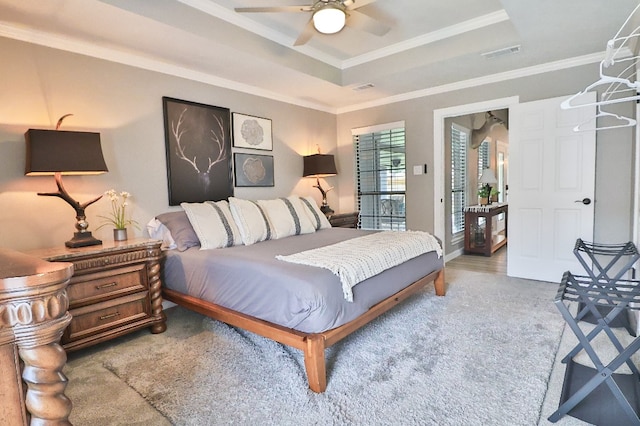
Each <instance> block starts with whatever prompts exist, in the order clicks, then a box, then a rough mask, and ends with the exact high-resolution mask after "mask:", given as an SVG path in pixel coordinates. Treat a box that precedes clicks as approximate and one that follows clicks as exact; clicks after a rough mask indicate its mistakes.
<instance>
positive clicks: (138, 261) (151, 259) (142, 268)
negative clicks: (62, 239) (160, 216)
mask: <svg viewBox="0 0 640 426" xmlns="http://www.w3.org/2000/svg"><path fill="white" fill-rule="evenodd" d="M161 244H162V242H161V241H157V240H148V239H133V240H127V241H119V242H104V243H103V244H102V245H97V246H89V247H80V248H67V247H63V246H61V247H56V248H51V249H45V250H36V251H33V252H30V254H32V255H35V256H38V257H40V258H42V259H45V260H49V261H58V262H60V261H64V262H71V263H73V266H74V269H75V272H74V274H73V277H72V278H71V281H70V283H69V287H68V290H67V292H68V296H69V311H70V313H71V315H72V317H73V319H72V320H71V323H70V324H69V327H67V329H66V330H65V332H64V335H63V336H62V346H63V347H64V348H65V349H66V350H67V351H70V350H76V349H80V348H84V347H87V346H91V345H94V344H96V343H99V342H103V341H106V340H110V339H113V338H114V337H117V336H121V335H123V334H127V333H130V332H132V331H135V330H138V329H140V328H145V327H150V328H151V332H152V333H162V332H163V331H165V330H166V328H167V325H166V315H165V314H164V312H163V311H162V296H161V288H160V287H161V284H162V283H161V281H160V258H161V256H162V251H161V250H160V245H161Z"/></svg>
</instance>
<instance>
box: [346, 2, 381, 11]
mask: <svg viewBox="0 0 640 426" xmlns="http://www.w3.org/2000/svg"><path fill="white" fill-rule="evenodd" d="M375 1H376V0H344V1H343V2H342V3H343V4H344V5H345V6H346V7H347V10H355V9H357V8H359V7H363V6H366V5H368V4H369V3H373V2H375Z"/></svg>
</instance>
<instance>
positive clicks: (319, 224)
mask: <svg viewBox="0 0 640 426" xmlns="http://www.w3.org/2000/svg"><path fill="white" fill-rule="evenodd" d="M300 201H302V204H303V205H304V206H305V213H307V216H308V217H309V219H310V220H311V223H312V224H313V226H314V227H315V228H316V231H317V230H319V229H325V228H331V223H329V219H327V216H325V214H324V213H322V211H321V210H320V208H319V207H318V205H317V204H316V201H315V200H314V199H313V197H300Z"/></svg>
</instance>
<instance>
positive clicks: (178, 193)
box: [162, 96, 233, 206]
mask: <svg viewBox="0 0 640 426" xmlns="http://www.w3.org/2000/svg"><path fill="white" fill-rule="evenodd" d="M162 105H163V111H164V127H165V146H166V154H167V179H168V183H169V205H170V206H176V205H179V204H180V203H182V202H188V203H199V202H203V201H207V200H211V201H219V200H226V199H227V198H229V197H230V196H233V176H232V171H231V114H230V111H229V109H228V108H221V107H216V106H211V105H205V104H200V103H196V102H190V101H183V100H180V99H174V98H169V97H166V96H165V97H163V98H162Z"/></svg>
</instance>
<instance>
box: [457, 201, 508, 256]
mask: <svg viewBox="0 0 640 426" xmlns="http://www.w3.org/2000/svg"><path fill="white" fill-rule="evenodd" d="M502 214H504V227H498V226H497V225H498V219H499V218H501V217H503V216H500V215H502ZM507 215H508V205H507V204H493V205H492V204H490V205H487V206H469V207H466V208H465V211H464V252H465V253H466V254H473V253H475V254H483V255H485V256H491V255H492V254H493V253H494V252H495V251H496V250H498V249H499V248H500V247H502V246H504V245H505V244H507Z"/></svg>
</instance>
